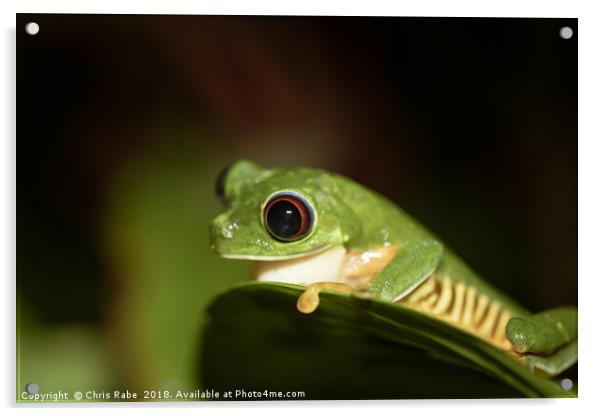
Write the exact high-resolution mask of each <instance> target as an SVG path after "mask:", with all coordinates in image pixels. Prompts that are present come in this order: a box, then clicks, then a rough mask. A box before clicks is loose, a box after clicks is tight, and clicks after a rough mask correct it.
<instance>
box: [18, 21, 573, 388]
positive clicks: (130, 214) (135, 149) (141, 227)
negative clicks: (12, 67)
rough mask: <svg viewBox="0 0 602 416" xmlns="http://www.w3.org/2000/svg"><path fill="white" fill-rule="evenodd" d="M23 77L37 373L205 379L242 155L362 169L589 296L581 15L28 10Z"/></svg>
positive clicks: (26, 247) (248, 270)
mask: <svg viewBox="0 0 602 416" xmlns="http://www.w3.org/2000/svg"><path fill="white" fill-rule="evenodd" d="M30 21H35V22H37V23H38V24H39V25H40V32H39V33H38V34H37V35H35V36H31V35H28V34H26V33H25V31H24V30H23V28H24V26H25V24H26V23H27V22H30ZM563 26H571V27H572V28H573V31H574V36H573V38H572V39H570V40H565V39H562V38H561V37H560V36H559V34H558V31H559V29H560V28H561V27H563ZM17 80H18V87H17V88H18V89H17V131H18V139H17V146H18V157H17V166H18V167H17V290H18V319H19V327H18V330H19V334H20V347H19V354H20V362H21V369H20V377H21V380H22V381H23V382H25V381H26V379H27V380H29V379H33V378H35V379H36V380H40V379H43V380H44V381H43V383H42V384H43V385H44V382H45V383H46V384H45V385H60V386H64V384H65V383H66V380H75V381H74V382H73V383H74V385H75V386H80V385H81V384H82V383H83V384H86V383H88V385H90V386H99V385H104V386H132V385H134V386H147V385H153V386H157V385H161V386H189V385H191V383H193V382H192V381H191V378H190V377H191V374H190V372H189V370H188V368H189V367H190V365H189V364H190V362H191V360H194V359H195V357H196V355H197V354H196V350H195V348H196V347H197V346H196V345H195V344H194V342H193V341H192V340H195V339H196V338H195V337H196V336H197V335H198V328H199V325H201V324H202V319H203V318H202V311H203V309H204V307H205V306H206V305H207V303H208V302H209V301H210V299H211V298H212V297H213V296H214V295H215V294H216V293H217V292H218V291H220V290H223V289H224V288H226V287H228V286H229V285H230V284H232V283H234V282H236V281H240V280H245V279H248V278H250V276H251V275H252V267H251V266H250V265H248V264H243V263H241V262H232V261H230V262H228V261H223V260H220V259H217V258H215V256H214V255H213V254H212V253H211V252H210V251H209V249H208V247H207V225H208V223H209V221H210V219H211V218H212V217H213V216H215V215H216V214H217V213H218V212H219V206H218V204H217V202H216V201H215V200H214V197H213V194H212V182H213V179H214V177H215V175H216V174H217V172H219V170H220V169H221V167H222V166H223V165H225V164H227V163H229V162H232V161H234V160H237V159H239V158H247V159H251V160H254V161H256V162H258V163H260V164H263V165H265V166H293V165H309V166H317V167H323V168H326V169H330V170H334V171H337V172H339V173H342V174H344V175H347V176H349V177H351V178H353V179H355V180H357V181H358V182H360V183H362V184H364V185H366V186H368V187H370V188H372V189H374V190H376V191H379V192H381V193H383V194H384V195H386V196H388V197H389V198H391V199H393V200H394V201H395V202H397V203H398V204H399V205H400V206H401V207H403V208H404V209H405V210H406V211H408V212H409V213H410V214H412V215H413V216H415V217H416V218H417V219H418V220H420V221H421V222H422V223H424V224H425V225H427V226H428V227H429V228H430V229H432V230H433V231H434V232H435V233H436V234H438V235H439V236H440V237H441V238H442V239H443V240H444V241H445V242H446V243H447V244H449V245H450V247H452V248H453V249H454V250H455V251H456V252H457V253H458V254H460V256H461V257H463V258H464V259H465V260H466V262H467V263H468V264H469V265H471V267H473V268H474V269H475V270H476V271H477V272H479V273H480V274H481V275H482V276H484V278H485V279H487V280H489V281H491V282H492V283H494V284H495V285H496V286H498V287H499V288H501V289H503V290H504V291H506V292H507V293H508V294H510V295H511V296H513V297H515V298H516V299H517V300H518V301H520V302H521V303H523V304H524V305H525V306H527V307H528V308H530V309H532V310H534V311H538V310H541V309H544V308H549V307H553V306H558V305H561V304H576V303H577V21H576V19H497V18H496V19H493V18H491V19H481V18H478V19H476V18H470V19H469V18H465V19H459V18H390V17H386V18H385V17H370V18H367V17H283V16H274V17H238V16H227V17H226V16H139V15H135V16H134V15H132V16H126V15H105V16H102V15H24V14H20V15H18V16H17ZM232 263H235V264H234V265H233V264H232ZM170 331H171V332H170ZM178 337H179V338H178ZM74 357H80V358H79V361H78V360H77V359H74ZM67 358H69V360H67ZM42 359H43V360H44V363H45V364H44V365H42V364H41V362H42V361H41V360H42ZM67 361H69V363H71V364H67ZM91 363H96V364H91ZM44 377H46V378H44ZM29 381H31V380H29ZM53 383H54V384H53ZM78 383H79V384H78ZM19 388H21V386H20V387H19Z"/></svg>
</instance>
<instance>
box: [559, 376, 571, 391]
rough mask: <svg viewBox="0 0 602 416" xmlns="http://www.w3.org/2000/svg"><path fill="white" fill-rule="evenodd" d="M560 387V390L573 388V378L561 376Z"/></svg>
mask: <svg viewBox="0 0 602 416" xmlns="http://www.w3.org/2000/svg"><path fill="white" fill-rule="evenodd" d="M560 388H561V389H562V390H570V389H572V388H573V380H571V379H570V378H563V379H562V380H560Z"/></svg>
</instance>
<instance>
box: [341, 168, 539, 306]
mask: <svg viewBox="0 0 602 416" xmlns="http://www.w3.org/2000/svg"><path fill="white" fill-rule="evenodd" d="M337 181H338V183H339V184H340V185H339V187H338V188H339V189H338V193H339V195H340V196H341V198H342V199H343V201H344V202H345V203H346V204H347V205H348V206H349V208H350V209H351V210H352V211H353V212H354V213H355V214H356V215H357V217H358V220H359V222H360V224H361V231H360V233H359V235H358V236H355V237H354V238H351V239H350V240H349V244H348V248H349V249H350V250H368V249H375V248H379V247H384V246H389V245H396V244H399V245H401V246H402V247H403V246H404V245H405V244H407V243H411V242H417V241H421V240H429V239H430V240H437V241H439V242H441V243H442V244H443V246H444V254H443V258H442V261H441V264H440V266H439V268H438V269H437V273H438V274H440V275H446V276H449V278H450V279H451V280H452V281H453V282H464V283H465V284H466V285H467V286H473V287H475V288H476V289H477V290H478V292H479V293H482V294H485V295H487V296H488V297H489V298H491V299H496V300H497V301H498V302H499V303H500V304H502V305H503V306H504V308H505V309H508V310H510V311H512V313H513V316H523V315H527V314H528V311H527V310H526V309H524V308H523V307H522V306H520V305H519V304H517V303H516V302H514V301H513V300H512V299H511V298H509V297H508V296H506V295H505V294H503V293H501V292H500V291H499V290H497V289H496V288H494V287H493V286H491V285H490V284H489V283H487V282H486V281H484V280H483V279H482V278H481V277H480V276H479V275H477V274H476V273H475V272H474V271H473V270H472V269H471V268H470V267H468V265H466V263H464V261H463V260H462V259H461V258H460V257H458V255H456V254H455V253H454V252H453V251H452V250H451V249H450V248H449V247H447V246H446V245H445V244H444V243H443V242H442V241H441V239H439V238H438V237H437V236H436V235H434V234H433V233H431V232H430V231H429V230H428V229H427V228H426V227H424V226H423V225H422V224H420V223H419V222H418V221H416V220H415V219H414V218H413V217H412V216H410V215H409V214H408V213H406V212H405V211H404V210H403V209H401V208H400V207H398V206H397V205H395V204H394V203H393V202H392V201H390V200H389V199H387V198H385V197H384V196H382V195H379V194H377V193H375V192H373V191H370V190H369V189H367V188H365V187H363V186H362V185H360V184H358V183H356V182H354V181H352V180H350V179H347V178H345V177H341V176H337Z"/></svg>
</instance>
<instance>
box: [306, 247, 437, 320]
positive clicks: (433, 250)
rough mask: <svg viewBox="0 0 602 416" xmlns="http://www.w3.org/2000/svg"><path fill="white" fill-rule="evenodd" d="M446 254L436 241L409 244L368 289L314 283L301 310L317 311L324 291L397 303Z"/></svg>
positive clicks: (344, 283) (367, 269) (379, 273)
mask: <svg viewBox="0 0 602 416" xmlns="http://www.w3.org/2000/svg"><path fill="white" fill-rule="evenodd" d="M442 255H443V246H442V245H441V243H439V242H437V241H434V240H424V241H420V242H416V243H410V244H407V245H405V246H404V247H403V248H402V249H401V250H400V251H399V252H397V253H396V254H395V255H394V256H393V258H392V259H391V260H390V261H389V262H388V263H387V264H386V265H385V266H384V267H383V268H382V269H380V270H379V271H378V273H377V274H376V276H375V277H374V279H373V280H372V282H371V283H370V284H369V285H368V287H367V288H365V287H364V286H363V285H362V284H360V285H357V284H356V283H353V282H352V281H345V282H317V283H312V284H310V285H309V286H308V287H307V289H306V290H305V291H304V292H303V294H302V295H301V296H300V297H299V299H298V300H297V309H298V310H299V311H300V312H302V313H312V312H313V311H315V310H316V309H317V307H318V305H319V304H320V297H319V294H320V291H322V290H331V291H335V292H347V293H351V294H352V295H353V296H355V297H359V298H376V299H380V300H385V301H395V300H397V299H400V298H402V297H403V296H404V295H406V294H407V293H409V292H411V291H412V290H413V289H414V288H416V287H417V286H418V285H419V284H420V283H422V282H423V281H424V280H425V279H426V278H428V277H429V276H430V275H431V274H432V273H433V272H434V271H435V269H436V268H437V266H438V265H439V263H440V261H441V256H442ZM376 264H378V262H377V263H376ZM369 269H371V267H370V266H368V268H366V269H362V271H361V272H360V274H362V272H368V271H369ZM368 274H370V273H368Z"/></svg>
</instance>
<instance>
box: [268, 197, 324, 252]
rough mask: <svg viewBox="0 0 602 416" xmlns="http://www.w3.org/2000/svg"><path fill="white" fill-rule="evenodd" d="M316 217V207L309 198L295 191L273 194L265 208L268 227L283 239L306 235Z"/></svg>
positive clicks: (269, 230)
mask: <svg viewBox="0 0 602 416" xmlns="http://www.w3.org/2000/svg"><path fill="white" fill-rule="evenodd" d="M314 218H315V214H314V209H313V207H312V206H311V204H310V203H309V202H308V201H307V199H305V198H303V197H302V196H301V195H299V194H297V193H293V192H280V193H278V194H276V195H274V196H272V197H271V198H270V200H269V201H268V202H267V203H266V205H265V208H264V210H263V219H264V224H265V227H266V229H267V230H268V232H269V233H270V234H271V235H272V236H273V237H274V238H276V239H278V240H281V241H295V240H299V239H300V238H303V237H305V236H306V235H307V234H309V232H310V231H311V229H312V227H313V225H314Z"/></svg>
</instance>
